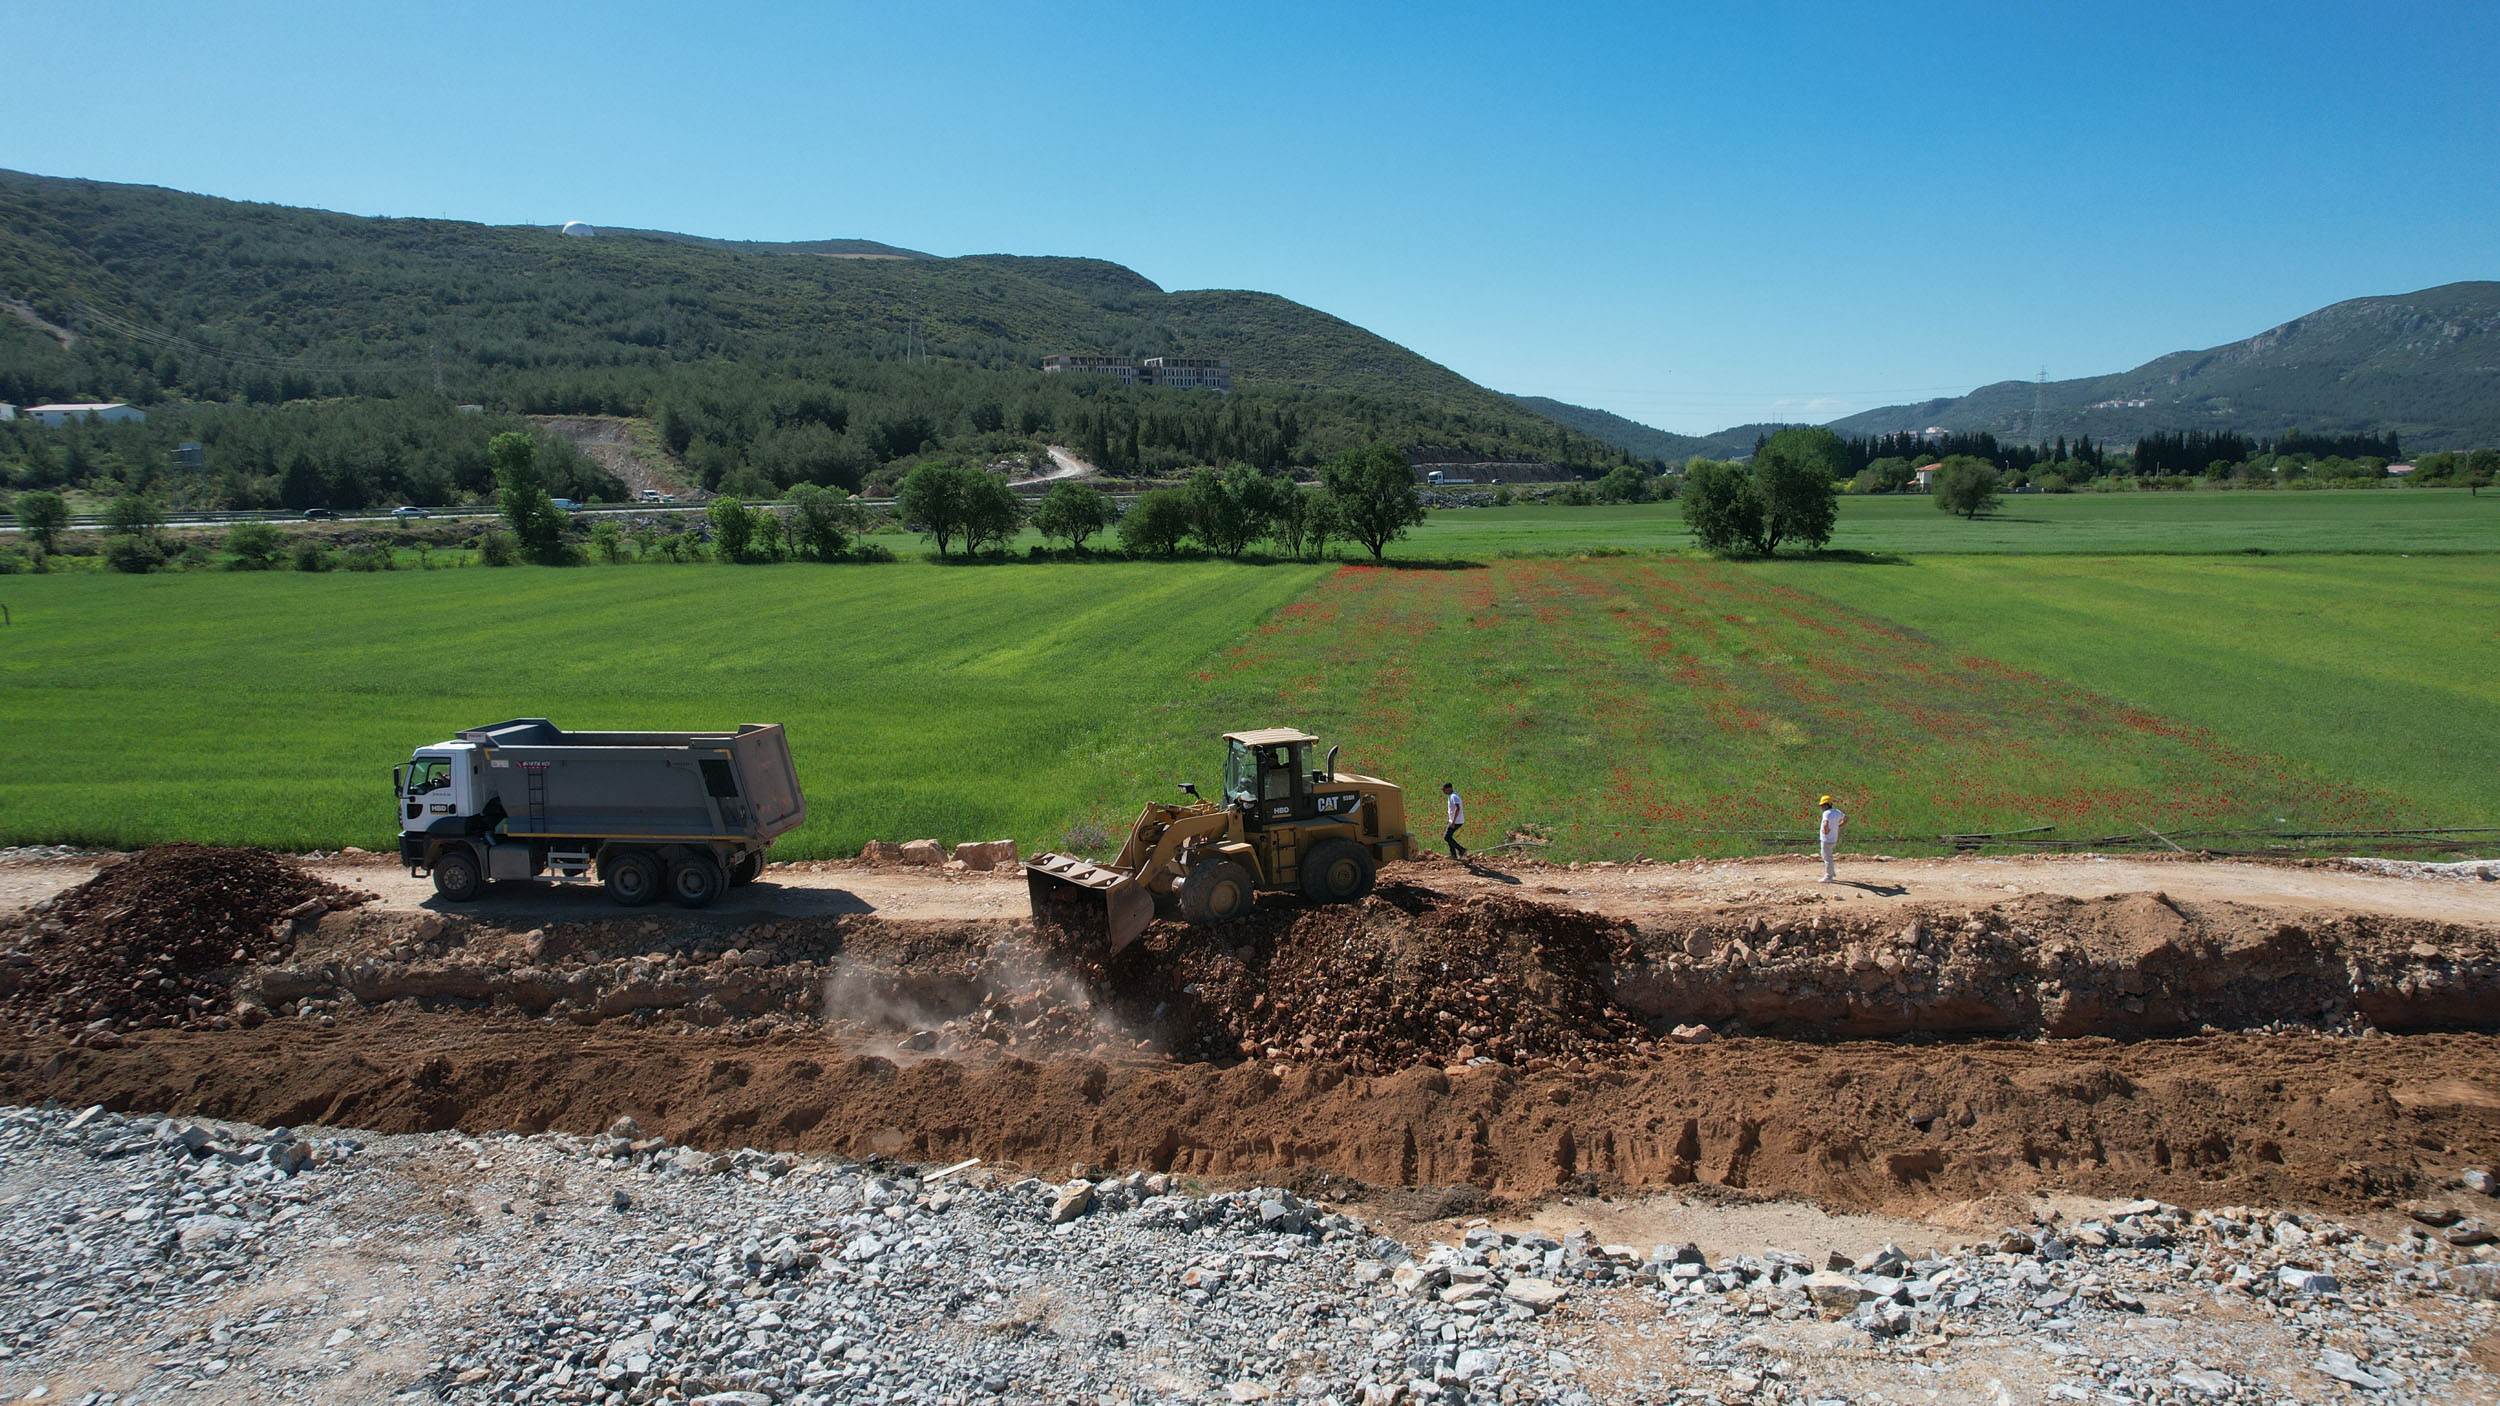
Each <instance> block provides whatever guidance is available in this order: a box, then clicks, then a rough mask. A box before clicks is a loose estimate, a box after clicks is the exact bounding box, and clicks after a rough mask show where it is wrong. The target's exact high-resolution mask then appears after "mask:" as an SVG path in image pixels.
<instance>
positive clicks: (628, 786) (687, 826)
mask: <svg viewBox="0 0 2500 1406" xmlns="http://www.w3.org/2000/svg"><path fill="white" fill-rule="evenodd" d="M460 740H461V741H463V742H471V743H475V744H477V747H478V749H479V759H480V761H481V763H482V765H481V767H480V769H479V775H480V776H481V777H482V779H483V782H484V785H485V787H486V789H487V791H488V792H489V793H490V794H492V795H493V796H494V797H495V798H496V799H497V800H499V801H501V802H502V809H503V812H504V826H503V829H504V833H505V834H507V835H510V836H513V837H515V838H518V837H522V836H544V837H549V838H564V837H568V836H583V837H592V836H596V837H606V838H615V837H622V836H641V837H647V838H651V839H663V838H677V839H688V840H691V839H714V838H729V837H741V838H744V839H746V840H750V841H764V840H770V839H772V838H773V837H774V836H776V835H781V834H784V833H786V832H788V831H791V830H795V829H797V828H798V827H799V826H801V825H803V824H805V823H806V822H807V799H806V797H805V796H803V795H801V794H800V791H799V776H798V772H797V770H796V769H795V768H794V767H792V765H791V764H790V744H789V740H788V739H787V738H786V737H785V736H784V735H783V734H782V730H781V726H780V724H778V723H745V724H742V725H740V726H739V728H738V730H737V731H735V732H566V731H565V730H563V729H562V728H559V727H557V726H556V725H555V724H553V723H551V722H548V721H547V720H546V719H544V718H516V719H514V720H513V721H511V722H502V723H496V724H494V725H492V726H490V727H478V728H470V729H469V730H467V731H465V732H463V733H461V734H460Z"/></svg>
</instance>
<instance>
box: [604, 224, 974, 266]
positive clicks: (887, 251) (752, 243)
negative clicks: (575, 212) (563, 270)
mask: <svg viewBox="0 0 2500 1406" xmlns="http://www.w3.org/2000/svg"><path fill="white" fill-rule="evenodd" d="M592 228H594V229H596V230H598V232H599V234H598V237H599V238H601V239H617V238H630V239H660V240H666V241H668V242H669V243H672V244H698V245H701V246H702V247H704V248H706V249H726V250H728V251H729V252H730V253H733V254H816V255H820V256H822V257H826V258H834V259H930V258H935V257H937V256H936V255H934V254H923V253H921V252H920V251H919V250H917V249H905V248H902V247H900V246H897V245H893V244H880V243H878V242H877V241H876V240H873V239H783V240H773V239H714V238H712V237H711V236H710V235H707V234H679V233H677V232H676V231H674V230H665V229H629V228H611V227H610V226H607V225H594V226H592Z"/></svg>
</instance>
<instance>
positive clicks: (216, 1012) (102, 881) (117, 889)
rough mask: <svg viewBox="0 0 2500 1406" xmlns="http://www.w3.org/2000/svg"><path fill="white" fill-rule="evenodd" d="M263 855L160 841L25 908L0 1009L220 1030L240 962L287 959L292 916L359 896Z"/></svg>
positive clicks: (61, 1023)
mask: <svg viewBox="0 0 2500 1406" xmlns="http://www.w3.org/2000/svg"><path fill="white" fill-rule="evenodd" d="M371 897H372V895H370V894H360V893H354V892H351V891H349V890H347V889H343V888H340V887H339V886H338V885H336V884H332V883H329V882H327V881H325V880H322V879H317V878H314V877H313V876H312V875H310V874H307V873H305V872H304V871H303V870H302V869H300V868H297V867H296V866H295V864H294V863H293V862H291V861H289V860H286V859H282V858H280V857H278V856H277V855H274V854H270V853H268V852H267V851H264V850H253V849H212V848H210V847H208V846H206V845H190V844H177V845H159V846H157V847H155V848H154V849H147V850H141V851H140V852H138V853H137V854H133V855H130V856H128V857H127V858H124V859H121V860H119V861H117V862H115V863H113V864H110V865H107V866H106V867H105V868H104V870H103V872H101V873H99V874H97V875H96V876H95V877H94V878H92V879H89V880H88V881H87V882H85V883H83V884H80V885H79V886H78V887H76V888H74V889H71V890H69V891H68V892H66V893H63V894H61V895H60V896H59V897H57V898H55V899H53V900H52V901H51V902H50V903H49V904H46V905H43V906H42V907H40V908H38V909H35V910H30V911H29V913H28V914H27V915H26V920H27V921H26V924H25V925H24V926H22V927H21V928H20V930H19V931H18V932H17V933H16V934H13V935H12V940H11V941H10V943H9V946H8V949H7V950H6V951H5V952H4V953H0V1015H6V1016H7V1017H9V1018H10V1019H13V1020H16V1021H20V1022H23V1023H25V1024H28V1025H32V1026H36V1027H47V1026H48V1027H68V1026H87V1027H90V1028H91V1030H93V1031H94V1032H95V1033H97V1034H105V1033H109V1032H111V1031H113V1030H117V1029H122V1028H131V1029H150V1028H154V1027H157V1026H164V1025H177V1026H183V1027H185V1028H196V1027H200V1026H207V1027H210V1028H217V1029H222V1028H225V1026H226V1025H228V1024H229V1023H231V1022H230V1017H229V1016H228V1015H227V1013H226V1012H225V1011H224V1010H223V1009H222V1008H221V1006H222V1002H221V1001H220V999H219V998H220V997H221V996H223V994H224V993H225V992H226V991H227V989H228V988H229V987H230V985H231V982H232V977H233V974H234V972H235V969H237V968H243V967H250V966H255V965H259V964H263V963H269V962H278V961H283V960H285V959H286V957H287V955H288V954H289V953H290V952H292V951H293V950H294V947H295V927H296V924H295V922H293V921H284V920H289V919H310V918H314V917H317V916H318V915H319V914H322V913H325V912H328V911H330V910H331V909H334V908H348V907H353V906H355V905H356V904H359V903H363V902H366V901H367V900H369V899H370V898H371Z"/></svg>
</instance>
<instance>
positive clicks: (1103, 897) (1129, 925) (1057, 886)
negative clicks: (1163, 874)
mask: <svg viewBox="0 0 2500 1406" xmlns="http://www.w3.org/2000/svg"><path fill="white" fill-rule="evenodd" d="M1024 886H1025V888H1026V890H1027V891H1028V892H1030V893H1031V894H1032V897H1033V921H1034V922H1036V923H1055V924H1057V925H1059V926H1061V927H1073V928H1076V929H1078V930H1079V931H1083V930H1087V929H1091V928H1092V927H1093V926H1094V925H1095V924H1097V923H1099V924H1101V926H1102V932H1103V939H1104V945H1105V946H1106V947H1107V948H1108V949H1109V950H1110V952H1112V953H1113V954H1117V953H1118V952H1119V951H1120V949H1121V948H1123V947H1126V946H1128V945H1129V944H1130V943H1132V942H1135V941H1136V940H1137V938H1138V934H1140V933H1143V932H1144V931H1145V930H1146V924H1148V923H1150V922H1152V921H1153V920H1154V915H1155V900H1154V895H1153V894H1152V893H1151V892H1149V891H1148V890H1147V888H1146V886H1145V885H1144V884H1141V883H1139V882H1137V881H1136V880H1135V879H1132V878H1130V877H1129V876H1128V875H1126V874H1123V873H1121V872H1120V871H1119V870H1117V869H1106V868H1104V867H1102V866H1101V865H1099V864H1094V863H1090V862H1088V861H1086V860H1082V859H1079V858H1077V857H1076V856H1074V855H1068V854H1042V855H1036V856H1034V857H1033V858H1031V859H1029V860H1026V861H1025V865H1024Z"/></svg>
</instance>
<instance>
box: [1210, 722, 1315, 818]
mask: <svg viewBox="0 0 2500 1406" xmlns="http://www.w3.org/2000/svg"><path fill="white" fill-rule="evenodd" d="M1224 741H1225V744H1226V746H1227V749H1228V750H1227V751H1226V753H1225V756H1224V803H1225V804H1226V805H1229V806H1231V807H1232V808H1233V809H1235V810H1237V811H1239V812H1241V817H1242V823H1243V824H1245V825H1247V826H1248V827H1249V828H1251V829H1253V830H1256V829H1259V828H1261V827H1263V826H1267V825H1286V824H1291V823H1292V822H1294V821H1296V820H1308V819H1310V818H1311V817H1312V816H1314V815H1317V814H1318V813H1319V812H1318V810H1317V809H1316V808H1315V804H1314V801H1313V798H1312V795H1311V772H1310V749H1311V745H1312V744H1313V743H1315V742H1317V741H1319V739H1318V738H1316V737H1313V736H1311V735H1310V734H1309V733H1307V732H1298V731H1296V730H1294V729H1292V728H1289V727H1271V728H1262V729H1260V730H1259V731H1257V732H1228V733H1225V734H1224Z"/></svg>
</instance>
